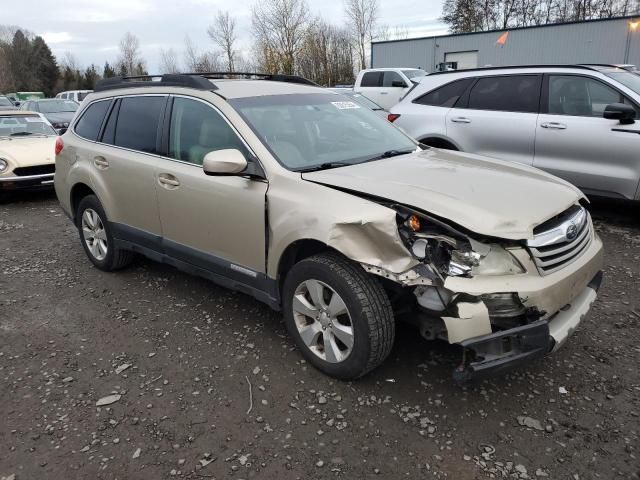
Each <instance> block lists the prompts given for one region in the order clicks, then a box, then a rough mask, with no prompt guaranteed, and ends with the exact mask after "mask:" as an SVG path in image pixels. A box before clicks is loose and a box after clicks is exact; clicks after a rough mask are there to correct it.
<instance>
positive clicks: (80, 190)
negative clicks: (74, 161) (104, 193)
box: [70, 182, 96, 222]
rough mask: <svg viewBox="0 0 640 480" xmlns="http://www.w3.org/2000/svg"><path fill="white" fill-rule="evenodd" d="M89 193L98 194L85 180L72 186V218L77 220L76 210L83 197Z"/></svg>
mask: <svg viewBox="0 0 640 480" xmlns="http://www.w3.org/2000/svg"><path fill="white" fill-rule="evenodd" d="M88 195H96V193H95V192H94V191H93V189H92V188H91V187H90V186H89V185H87V184H86V183H84V182H78V183H76V184H75V185H74V186H73V187H71V192H70V201H71V202H70V205H71V218H72V219H73V221H74V222H75V221H76V212H77V210H78V206H79V205H80V202H81V201H82V199H83V198H84V197H86V196H88Z"/></svg>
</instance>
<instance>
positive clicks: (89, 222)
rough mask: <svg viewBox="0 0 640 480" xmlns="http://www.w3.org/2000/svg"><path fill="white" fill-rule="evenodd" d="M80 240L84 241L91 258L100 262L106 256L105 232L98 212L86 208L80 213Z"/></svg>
mask: <svg viewBox="0 0 640 480" xmlns="http://www.w3.org/2000/svg"><path fill="white" fill-rule="evenodd" d="M81 227H82V238H83V239H84V241H85V243H86V245H87V247H88V248H89V251H90V252H91V255H92V256H93V258H95V259H96V260H98V261H102V260H104V259H105V257H106V256H107V252H108V244H107V232H106V231H105V229H104V224H103V223H102V219H101V218H100V215H98V212H96V211H95V210H93V209H92V208H87V209H86V210H85V211H84V212H83V213H82V225H81Z"/></svg>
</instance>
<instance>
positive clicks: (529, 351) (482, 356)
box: [453, 272, 602, 383]
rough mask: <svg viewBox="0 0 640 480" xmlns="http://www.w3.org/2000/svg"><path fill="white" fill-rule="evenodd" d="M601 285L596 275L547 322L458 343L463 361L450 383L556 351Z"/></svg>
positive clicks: (491, 372)
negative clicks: (461, 349)
mask: <svg viewBox="0 0 640 480" xmlns="http://www.w3.org/2000/svg"><path fill="white" fill-rule="evenodd" d="M601 283H602V272H598V273H597V274H596V275H595V276H594V277H593V279H592V280H591V281H590V282H589V284H588V286H587V287H586V288H585V289H584V290H583V291H582V292H580V293H579V294H578V296H577V297H575V298H574V299H573V300H572V301H571V303H570V304H567V305H565V306H564V307H563V308H562V309H560V310H559V311H558V313H556V314H555V315H553V316H552V317H550V318H549V319H545V320H539V321H537V322H534V323H531V324H528V325H524V326H520V327H516V328H512V329H509V330H502V331H499V332H495V333H491V334H489V335H483V336H480V337H475V338H470V339H468V340H464V341H462V342H460V343H459V345H460V346H462V348H463V357H462V363H461V364H460V366H459V367H458V368H456V369H455V370H454V372H453V378H454V380H455V381H456V382H458V383H464V382H467V381H469V380H475V379H478V378H484V377H487V376H491V375H495V374H497V373H500V372H503V371H505V370H510V369H512V368H515V367H518V366H520V365H523V364H526V363H530V362H532V361H535V360H537V359H540V358H542V357H544V356H545V355H546V354H547V353H549V352H552V351H556V350H557V349H558V348H560V347H561V346H562V344H564V343H565V341H566V340H567V338H569V336H571V334H572V333H573V332H574V331H575V330H576V328H577V327H578V325H579V324H580V322H581V321H582V319H583V318H584V317H585V315H586V314H587V312H588V311H589V309H590V308H591V305H592V304H593V302H594V301H595V299H596V296H597V292H598V289H599V288H600V284H601Z"/></svg>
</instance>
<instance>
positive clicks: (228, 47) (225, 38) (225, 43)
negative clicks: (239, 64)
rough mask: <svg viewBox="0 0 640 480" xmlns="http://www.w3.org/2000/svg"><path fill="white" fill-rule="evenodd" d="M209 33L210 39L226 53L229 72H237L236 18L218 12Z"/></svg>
mask: <svg viewBox="0 0 640 480" xmlns="http://www.w3.org/2000/svg"><path fill="white" fill-rule="evenodd" d="M207 33H208V34H209V38H211V40H213V42H214V43H215V44H216V45H218V47H220V49H221V50H222V51H223V52H224V56H225V57H226V60H227V70H228V71H229V72H233V71H235V66H236V51H235V43H236V40H237V38H238V36H237V33H236V20H235V18H233V17H232V16H231V15H229V12H222V11H220V12H218V14H217V15H216V18H215V19H214V21H213V24H212V25H209V28H208V29H207Z"/></svg>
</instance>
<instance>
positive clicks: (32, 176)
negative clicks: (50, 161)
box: [0, 173, 54, 183]
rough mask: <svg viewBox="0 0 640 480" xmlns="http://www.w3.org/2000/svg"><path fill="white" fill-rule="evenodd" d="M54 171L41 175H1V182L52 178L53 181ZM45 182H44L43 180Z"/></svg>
mask: <svg viewBox="0 0 640 480" xmlns="http://www.w3.org/2000/svg"><path fill="white" fill-rule="evenodd" d="M53 175H54V174H53V173H43V174H41V175H23V176H18V175H16V176H13V177H0V182H23V181H28V180H38V179H43V180H44V179H50V180H51V181H53ZM43 183H44V182H43Z"/></svg>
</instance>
